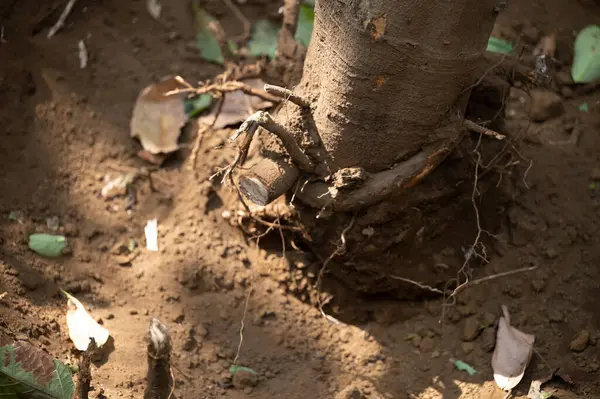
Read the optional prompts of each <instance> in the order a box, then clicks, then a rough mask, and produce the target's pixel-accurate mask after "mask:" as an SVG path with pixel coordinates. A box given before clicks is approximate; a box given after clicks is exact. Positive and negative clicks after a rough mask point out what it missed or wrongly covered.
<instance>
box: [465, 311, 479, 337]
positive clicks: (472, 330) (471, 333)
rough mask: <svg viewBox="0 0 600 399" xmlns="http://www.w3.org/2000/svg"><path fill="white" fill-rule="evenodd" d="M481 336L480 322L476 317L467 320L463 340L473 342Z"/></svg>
mask: <svg viewBox="0 0 600 399" xmlns="http://www.w3.org/2000/svg"><path fill="white" fill-rule="evenodd" d="M478 335H479V321H478V320H477V318H476V317H469V318H467V319H465V324H464V327H463V333H462V340H463V341H467V342H468V341H473V340H474V339H475V338H477V336H478Z"/></svg>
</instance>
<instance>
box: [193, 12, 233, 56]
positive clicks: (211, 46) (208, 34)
mask: <svg viewBox="0 0 600 399" xmlns="http://www.w3.org/2000/svg"><path fill="white" fill-rule="evenodd" d="M192 7H193V8H194V15H195V18H196V45H197V46H198V49H199V50H200V56H201V57H202V58H204V59H205V60H206V61H209V62H214V63H217V64H221V65H223V63H224V62H225V59H224V58H223V54H222V53H221V47H219V41H218V40H217V38H216V37H215V34H214V33H213V31H212V30H211V29H210V24H211V23H214V22H216V18H215V17H213V16H212V15H210V14H209V13H207V12H206V11H204V10H203V9H202V8H201V7H200V6H198V4H197V2H196V1H194V2H193V3H192Z"/></svg>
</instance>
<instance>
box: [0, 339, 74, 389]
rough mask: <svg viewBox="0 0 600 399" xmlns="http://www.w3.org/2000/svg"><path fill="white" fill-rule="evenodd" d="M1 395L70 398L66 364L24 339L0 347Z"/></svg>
mask: <svg viewBox="0 0 600 399" xmlns="http://www.w3.org/2000/svg"><path fill="white" fill-rule="evenodd" d="M0 359H2V361H0V397H1V398H2V399H22V398H35V399H41V398H44V399H73V396H74V394H75V384H74V383H73V376H72V374H71V370H70V369H69V367H67V366H66V365H64V364H63V363H61V362H60V361H58V360H55V359H52V356H50V355H49V354H47V353H46V352H44V351H43V350H41V349H39V348H36V347H34V346H33V345H31V344H30V343H28V342H25V341H19V342H16V343H15V344H13V345H7V346H2V347H0Z"/></svg>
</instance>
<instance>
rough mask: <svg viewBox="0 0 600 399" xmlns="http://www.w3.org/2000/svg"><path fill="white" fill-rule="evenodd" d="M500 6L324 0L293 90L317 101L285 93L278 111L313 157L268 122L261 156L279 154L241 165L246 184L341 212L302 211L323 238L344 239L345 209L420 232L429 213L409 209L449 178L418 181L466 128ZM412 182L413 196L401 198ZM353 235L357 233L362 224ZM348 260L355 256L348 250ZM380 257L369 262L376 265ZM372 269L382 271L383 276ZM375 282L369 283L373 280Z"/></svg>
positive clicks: (472, 0) (249, 191) (253, 196)
mask: <svg viewBox="0 0 600 399" xmlns="http://www.w3.org/2000/svg"><path fill="white" fill-rule="evenodd" d="M494 4H495V1H494V0H455V1H447V0H431V1H417V0H369V1H367V0H327V1H324V0H317V1H316V6H315V22H314V30H313V37H312V40H311V44H310V47H309V49H308V52H307V54H306V61H305V64H304V71H303V75H302V79H301V81H300V83H299V84H298V86H297V87H296V88H295V90H294V93H295V94H298V95H299V97H301V98H304V99H305V100H306V101H307V102H308V103H309V104H310V107H300V106H298V105H297V104H294V103H292V102H289V101H288V102H285V103H284V104H283V105H282V106H281V108H280V109H279V111H278V113H277V119H278V121H279V122H280V123H281V124H283V125H284V126H285V128H286V129H287V131H288V132H289V133H290V135H291V136H292V137H293V138H294V139H295V141H296V142H297V143H298V145H299V146H300V147H301V148H302V149H303V150H304V152H305V153H306V154H307V155H308V156H309V157H310V159H311V161H312V164H314V167H311V168H308V167H306V166H302V165H299V164H298V162H295V160H294V157H293V156H290V154H289V153H288V152H287V151H286V150H285V149H284V148H283V146H282V145H281V143H282V142H281V140H280V139H279V138H277V137H275V136H273V135H271V134H269V133H267V132H266V131H261V133H260V137H261V141H262V156H263V157H265V158H268V159H269V160H270V161H269V162H258V164H257V165H256V166H253V167H250V169H249V170H248V171H245V172H242V173H241V176H240V178H239V181H240V187H241V189H242V192H243V193H244V194H245V195H246V197H247V198H249V199H250V200H252V201H253V202H255V203H257V204H259V205H266V204H267V203H269V202H271V201H273V200H274V199H276V198H277V197H279V196H280V195H281V194H284V193H286V192H290V191H293V192H294V194H295V198H296V201H297V200H298V199H299V200H300V201H301V203H302V204H303V205H305V206H307V207H309V208H314V209H316V211H315V212H318V211H320V217H323V216H324V215H333V216H330V219H329V220H328V222H327V223H326V226H323V225H321V226H320V227H319V226H318V224H319V222H318V221H316V220H315V219H314V214H312V215H311V216H307V215H308V214H310V212H308V211H306V210H305V211H304V213H305V215H304V217H303V220H304V222H305V223H306V225H307V228H308V229H309V230H310V231H311V233H314V230H318V232H317V233H316V234H313V236H315V237H320V238H319V239H323V240H332V239H334V238H335V237H336V236H337V240H339V236H340V231H341V230H342V228H343V227H344V225H345V224H347V223H348V221H349V218H350V216H349V214H348V212H352V213H354V214H355V217H356V215H358V219H357V224H356V225H355V226H354V229H353V230H357V229H361V225H362V226H370V225H373V224H374V223H375V224H379V225H381V224H383V223H386V222H389V221H390V220H393V219H400V220H401V222H400V224H399V226H404V227H406V229H405V230H406V231H405V233H406V234H405V237H404V238H402V239H401V241H402V240H405V239H406V237H408V236H412V237H413V238H415V237H418V235H419V234H421V233H420V230H419V228H418V227H417V226H418V225H422V223H421V222H419V223H417V224H415V217H416V218H417V219H418V220H419V221H421V220H422V217H423V215H420V216H415V215H411V212H409V209H407V208H403V207H414V206H415V203H417V204H418V203H421V202H423V201H424V200H427V198H429V199H432V198H439V197H443V196H444V195H445V194H444V189H441V188H440V187H437V188H436V190H435V192H431V190H430V191H429V192H428V191H427V189H426V188H425V189H417V190H414V187H415V186H416V184H417V183H419V182H421V181H422V180H423V179H424V178H425V177H426V176H427V175H429V174H430V173H431V172H432V171H434V170H435V169H436V167H437V166H438V165H439V164H440V163H441V162H442V161H443V160H445V159H446V158H447V156H448V155H449V154H452V153H453V151H454V149H455V148H456V146H457V144H458V143H459V142H460V139H461V138H462V137H463V132H464V130H465V129H464V128H463V125H462V118H463V116H464V112H465V108H466V105H467V102H468V96H469V94H470V87H471V85H472V84H473V83H475V80H476V78H477V76H475V72H476V70H477V67H478V65H479V62H480V61H481V59H482V54H483V53H484V51H485V49H486V44H487V40H488V38H489V35H490V32H491V30H492V27H493V24H494V20H495V17H496V11H495V9H494ZM286 148H287V146H286ZM305 164H306V163H305ZM299 172H300V173H299ZM298 176H299V177H298ZM298 179H300V180H298ZM440 179H442V177H440ZM297 181H298V183H296V182H297ZM298 187H302V189H298ZM431 187H432V186H431V185H430V187H429V188H431ZM409 189H410V190H409ZM408 191H416V194H415V193H408V194H406V195H405V196H403V197H399V196H401V195H402V193H406V192H408ZM257 194H260V195H257ZM394 201H399V202H396V203H394ZM390 206H391V207H397V208H403V209H396V210H393V211H391V210H390V209H389V208H390ZM369 208H370V209H369ZM357 212H359V213H358V214H357ZM399 213H402V214H401V215H399ZM409 220H410V222H409ZM396 227H398V225H396ZM324 231H326V232H324ZM355 233H356V234H358V237H357V240H358V241H360V235H361V234H360V230H357V231H355ZM397 233H398V232H397V231H396V233H395V234H397ZM386 245H387V244H386ZM386 245H383V247H386ZM324 246H326V247H327V246H328V245H324ZM329 249H331V246H329ZM381 251H385V249H384V248H379V249H378V250H376V251H374V252H373V251H371V254H370V255H367V258H369V257H371V258H373V256H374V254H377V253H379V254H381ZM359 253H362V254H365V253H369V250H368V249H365V248H361V249H357V250H356V251H354V255H353V259H354V260H353V261H356V260H357V259H358V258H361V256H359ZM388 255H389V254H388ZM357 257H358V258H357ZM343 261H344V262H346V264H348V262H349V261H348V256H346V257H345V260H343ZM378 262H384V260H383V258H380V259H378V260H377V262H375V263H378ZM385 262H394V260H393V259H388V260H385ZM350 263H352V262H350ZM372 263H373V262H370V263H369V264H370V265H371V266H372ZM396 263H397V262H396ZM371 266H369V265H365V264H363V265H362V268H363V269H364V270H370V271H369V273H370V272H371V271H373V270H371V269H370V268H371ZM364 270H363V271H364ZM344 273H345V272H344ZM382 273H383V272H382ZM386 273H389V270H387V272H386ZM373 275H374V276H376V278H375V279H376V280H377V279H380V278H381V275H382V274H381V273H376V272H373ZM378 284H379V283H369V284H366V285H367V286H368V287H369V288H367V290H372V289H373V287H374V286H375V285H378ZM359 285H360V284H354V286H355V288H359V289H360V287H359ZM379 285H380V286H382V287H383V285H381V284H379ZM384 285H385V284H384ZM390 287H392V285H386V288H384V290H385V289H389V288H390ZM363 288H365V287H363Z"/></svg>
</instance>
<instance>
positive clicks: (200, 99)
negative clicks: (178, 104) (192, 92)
mask: <svg viewBox="0 0 600 399" xmlns="http://www.w3.org/2000/svg"><path fill="white" fill-rule="evenodd" d="M212 102H213V97H212V96H211V95H210V94H201V95H199V96H197V97H192V98H186V99H185V113H186V114H187V115H188V116H189V117H190V118H195V117H196V116H198V115H200V114H201V113H202V112H203V111H205V110H207V109H208V108H209V107H210V106H211V104H212Z"/></svg>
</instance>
